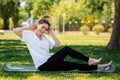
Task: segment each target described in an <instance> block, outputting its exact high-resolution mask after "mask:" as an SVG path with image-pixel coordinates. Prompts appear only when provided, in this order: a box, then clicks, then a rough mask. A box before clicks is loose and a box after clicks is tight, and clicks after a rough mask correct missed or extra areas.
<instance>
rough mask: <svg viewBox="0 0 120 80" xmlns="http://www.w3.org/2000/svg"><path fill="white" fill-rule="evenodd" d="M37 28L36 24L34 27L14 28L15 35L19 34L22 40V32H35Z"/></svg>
mask: <svg viewBox="0 0 120 80" xmlns="http://www.w3.org/2000/svg"><path fill="white" fill-rule="evenodd" d="M35 27H36V24H33V25H32V26H30V27H26V26H25V27H18V28H14V29H13V31H14V33H15V34H17V35H18V36H19V37H21V38H22V31H24V30H34V29H35Z"/></svg>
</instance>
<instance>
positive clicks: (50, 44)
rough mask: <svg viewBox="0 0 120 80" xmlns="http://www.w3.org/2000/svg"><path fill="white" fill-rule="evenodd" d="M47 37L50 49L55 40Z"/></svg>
mask: <svg viewBox="0 0 120 80" xmlns="http://www.w3.org/2000/svg"><path fill="white" fill-rule="evenodd" d="M47 39H48V42H49V48H50V49H52V48H53V47H54V45H55V41H54V40H52V39H50V38H48V37H47Z"/></svg>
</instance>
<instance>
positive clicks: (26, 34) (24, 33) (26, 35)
mask: <svg viewBox="0 0 120 80" xmlns="http://www.w3.org/2000/svg"><path fill="white" fill-rule="evenodd" d="M29 38H30V31H28V30H25V31H22V38H21V41H24V42H27V41H28V40H29Z"/></svg>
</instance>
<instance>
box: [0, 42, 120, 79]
mask: <svg viewBox="0 0 120 80" xmlns="http://www.w3.org/2000/svg"><path fill="white" fill-rule="evenodd" d="M63 47H64V46H62V47H60V48H59V49H58V48H54V49H52V50H51V53H55V52H57V51H58V50H60V49H61V48H63ZM70 47H71V48H73V49H75V50H77V51H79V52H81V53H83V54H85V55H86V56H90V57H95V58H99V57H102V58H103V60H102V62H101V63H106V62H108V61H109V60H113V64H114V65H116V71H115V73H119V72H120V64H119V56H120V54H119V53H120V51H109V50H107V49H106V48H105V46H94V45H87V46H81V45H70ZM65 60H70V61H73V62H78V63H79V61H78V60H75V59H72V58H70V57H69V56H68V57H66V59H65ZM5 62H8V63H9V64H11V65H33V61H32V58H31V56H30V55H29V52H28V49H27V47H26V45H25V44H24V43H23V42H21V41H19V40H1V41H0V66H2V64H3V63H5ZM34 74H39V75H42V76H46V77H49V76H50V77H58V76H61V77H63V78H64V79H71V78H74V77H76V75H74V73H63V72H52V73H51V72H40V73H17V72H11V73H7V72H4V71H2V69H0V75H1V76H4V77H15V78H21V79H25V78H27V77H29V76H32V75H34ZM93 74H94V73H93ZM102 75H104V74H101V73H98V74H94V75H92V74H91V76H92V77H93V76H95V77H99V76H102ZM110 75H111V74H107V75H104V76H110Z"/></svg>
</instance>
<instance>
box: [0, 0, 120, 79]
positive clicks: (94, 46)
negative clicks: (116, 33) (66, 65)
mask: <svg viewBox="0 0 120 80" xmlns="http://www.w3.org/2000/svg"><path fill="white" fill-rule="evenodd" d="M114 6H115V5H114V0H0V66H2V64H3V63H5V62H7V63H9V65H33V62H32V59H31V56H30V55H29V52H28V50H27V47H26V45H25V44H24V43H23V42H21V41H20V40H19V38H18V37H17V36H16V35H15V34H13V32H12V29H13V28H15V27H19V26H30V25H31V24H32V23H35V22H36V21H37V20H38V19H40V18H45V19H47V20H49V21H50V23H51V27H52V29H53V30H54V31H55V32H56V35H57V36H58V38H59V39H60V41H61V43H62V47H64V46H66V45H69V46H70V47H72V48H73V49H75V50H77V51H79V52H82V53H84V54H85V55H88V56H91V57H95V58H99V57H102V58H103V60H102V62H101V63H106V62H108V61H109V60H113V64H114V65H116V71H115V72H114V73H64V72H40V73H34V72H33V73H21V72H20V73H17V72H11V73H8V72H4V71H3V70H2V69H0V80H33V79H36V80H61V79H63V80H119V79H120V77H119V75H120V64H119V56H120V54H119V53H120V51H119V50H108V49H107V48H106V46H107V44H108V43H109V40H110V37H111V33H112V29H113V28H112V27H113V26H112V25H113V23H114V14H115V9H114V8H115V7H114ZM62 47H61V48H62ZM58 50H59V49H57V48H54V49H53V50H51V54H54V53H55V52H56V51H58ZM65 60H70V61H73V62H74V61H75V62H78V63H81V61H78V60H73V59H71V58H70V57H69V56H68V57H67V58H66V59H65Z"/></svg>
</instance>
